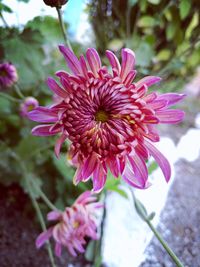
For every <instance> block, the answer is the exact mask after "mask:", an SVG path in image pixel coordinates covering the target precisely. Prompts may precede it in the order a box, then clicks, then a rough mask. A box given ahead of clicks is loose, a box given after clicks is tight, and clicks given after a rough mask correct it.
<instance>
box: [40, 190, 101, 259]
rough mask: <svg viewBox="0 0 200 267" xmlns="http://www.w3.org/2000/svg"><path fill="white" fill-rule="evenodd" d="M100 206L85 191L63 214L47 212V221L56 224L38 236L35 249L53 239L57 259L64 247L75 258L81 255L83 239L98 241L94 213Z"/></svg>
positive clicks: (84, 242)
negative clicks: (88, 238)
mask: <svg viewBox="0 0 200 267" xmlns="http://www.w3.org/2000/svg"><path fill="white" fill-rule="evenodd" d="M102 206H103V205H102V204H101V203H100V202H96V197H95V196H93V195H92V194H91V192H90V191H86V192H84V193H83V194H81V195H80V196H79V197H78V199H77V200H76V201H75V203H74V204H73V205H72V206H71V207H70V208H66V209H65V211H64V212H61V211H51V212H49V213H48V215H47V219H48V220H49V221H58V222H57V223H56V224H55V225H54V226H52V227H50V228H49V229H48V230H46V231H45V232H43V233H41V234H40V235H39V236H38V238H37V240H36V247H37V248H40V247H41V246H42V245H43V244H44V243H45V242H46V241H47V240H49V238H50V237H53V238H54V240H55V242H56V245H55V254H56V255H57V256H58V257H60V256H61V250H62V246H64V247H66V248H67V249H68V251H69V253H70V254H71V255H72V256H77V252H80V253H83V252H84V251H85V248H84V245H85V244H86V241H85V237H90V238H91V239H94V240H95V239H98V235H97V216H96V211H97V209H99V208H102Z"/></svg>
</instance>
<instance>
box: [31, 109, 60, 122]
mask: <svg viewBox="0 0 200 267" xmlns="http://www.w3.org/2000/svg"><path fill="white" fill-rule="evenodd" d="M28 118H29V119H30V120H32V121H37V122H56V121H57V120H58V115H57V113H56V112H55V111H53V110H52V109H49V108H46V107H37V108H35V109H34V110H32V111H30V112H29V113H28Z"/></svg>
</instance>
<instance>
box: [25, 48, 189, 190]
mask: <svg viewBox="0 0 200 267" xmlns="http://www.w3.org/2000/svg"><path fill="white" fill-rule="evenodd" d="M59 48H60V51H61V53H62V54H63V55H64V57H65V59H66V61H67V64H68V67H69V68H70V69H71V71H72V72H73V74H72V75H71V74H69V73H67V72H65V71H58V72H57V73H56V75H57V76H58V77H59V78H60V83H61V86H60V85H58V83H57V82H56V81H55V80H54V79H52V78H48V81H47V83H48V86H49V88H50V89H51V90H52V91H53V92H54V93H56V94H57V95H58V96H59V97H61V99H62V100H61V101H60V102H59V103H57V104H54V105H52V106H49V107H38V108H37V109H35V110H34V111H32V112H30V113H29V118H30V119H31V120H34V121H37V122H41V123H44V124H42V125H39V126H37V127H35V128H34V129H33V130H32V133H33V134H34V135H41V136H48V135H56V134H58V133H61V136H60V138H59V139H58V141H57V143H56V145H55V153H56V155H57V156H58V155H59V151H60V147H61V145H62V143H63V142H64V141H65V139H66V138H68V139H69V140H70V141H71V147H70V151H69V156H70V158H71V160H72V163H73V164H75V165H76V166H77V171H76V174H75V177H74V183H75V184H77V183H79V182H80V181H87V180H88V179H89V178H92V180H93V189H94V191H100V190H101V189H102V188H103V186H104V184H105V181H106V177H107V172H108V170H109V169H110V171H111V172H112V174H113V175H114V176H115V177H118V176H119V175H121V176H122V178H123V179H124V180H125V181H126V182H128V183H129V184H130V185H131V186H134V187H137V188H146V187H147V186H148V182H147V178H148V171H147V167H146V163H145V162H146V160H148V158H149V157H150V156H153V157H154V159H155V160H156V161H157V163H158V165H159V166H160V168H161V169H162V171H163V174H164V176H165V179H166V180H167V181H168V180H169V179H170V175H171V171H170V165H169V163H168V161H167V160H166V158H165V157H164V156H163V155H162V154H161V152H159V151H158V150H157V149H156V148H155V147H154V146H153V144H152V142H158V141H159V134H158V133H157V131H156V129H155V125H157V124H159V123H178V122H180V121H181V120H182V119H183V117H184V112H183V111H181V110H175V109H169V107H170V106H172V105H174V104H175V103H177V102H178V101H180V100H181V99H182V98H183V97H184V95H183V94H176V93H167V94H158V93H156V92H152V93H148V87H149V86H151V85H153V84H155V83H157V82H159V81H160V80H161V79H160V78H159V77H154V76H147V77H144V78H143V79H141V80H139V81H137V82H134V83H133V79H134V78H135V75H136V71H135V70H134V69H133V68H134V65H135V56H134V53H133V52H132V51H131V50H130V49H123V50H122V62H121V65H120V63H119V61H118V59H117V58H116V56H115V55H114V54H113V53H112V52H111V51H106V55H107V58H108V60H109V61H110V64H111V67H112V74H111V73H110V72H109V71H108V70H107V68H106V67H105V66H102V65H101V60H100V58H99V55H98V53H97V51H96V50H95V49H93V48H90V49H88V50H87V52H86V58H87V61H86V60H85V58H84V56H81V57H80V59H78V58H77V57H76V56H75V55H74V54H73V52H72V51H71V50H69V49H68V48H66V47H64V46H60V47H59Z"/></svg>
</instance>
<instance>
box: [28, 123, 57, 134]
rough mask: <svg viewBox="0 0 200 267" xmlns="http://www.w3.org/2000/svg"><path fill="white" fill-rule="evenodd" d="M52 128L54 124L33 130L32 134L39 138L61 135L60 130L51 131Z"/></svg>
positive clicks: (39, 126) (40, 126)
mask: <svg viewBox="0 0 200 267" xmlns="http://www.w3.org/2000/svg"><path fill="white" fill-rule="evenodd" d="M52 126H53V124H46V125H38V126H36V127H34V128H33V129H32V131H31V133H32V134H33V135H37V136H49V135H55V134H57V133H59V131H60V130H57V131H50V129H51V127H52Z"/></svg>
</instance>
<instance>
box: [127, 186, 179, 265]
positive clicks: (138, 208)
mask: <svg viewBox="0 0 200 267" xmlns="http://www.w3.org/2000/svg"><path fill="white" fill-rule="evenodd" d="M131 194H132V197H133V201H134V204H135V208H136V211H137V213H138V215H139V216H140V218H141V219H142V220H143V221H145V222H146V223H147V225H148V226H149V228H150V229H151V231H152V232H153V233H154V235H155V236H156V237H157V239H158V241H159V242H160V244H161V245H162V246H163V248H164V249H165V250H166V252H167V253H168V254H169V256H170V257H171V259H172V260H173V262H174V263H175V264H176V266H177V267H184V265H183V264H182V263H181V261H180V260H179V259H178V257H177V256H176V255H175V253H174V252H173V251H172V250H171V248H170V247H169V245H168V244H167V243H166V242H165V241H164V240H163V238H162V236H161V235H160V233H158V231H157V230H156V228H155V227H154V226H153V224H152V223H151V219H150V217H151V216H150V215H148V214H147V211H146V208H145V207H144V205H143V204H142V203H141V202H140V201H139V200H138V199H137V198H136V197H135V195H134V192H133V189H132V188H131Z"/></svg>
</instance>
